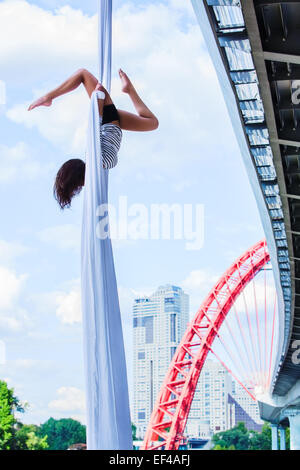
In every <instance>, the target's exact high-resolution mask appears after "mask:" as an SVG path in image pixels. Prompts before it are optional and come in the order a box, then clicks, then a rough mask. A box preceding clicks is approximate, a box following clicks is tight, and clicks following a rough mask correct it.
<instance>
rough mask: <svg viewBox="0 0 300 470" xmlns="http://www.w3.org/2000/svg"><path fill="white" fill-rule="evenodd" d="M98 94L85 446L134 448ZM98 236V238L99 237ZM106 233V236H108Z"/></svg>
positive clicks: (89, 156) (86, 302)
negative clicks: (111, 238) (104, 209)
mask: <svg viewBox="0 0 300 470" xmlns="http://www.w3.org/2000/svg"><path fill="white" fill-rule="evenodd" d="M99 17H100V21H99V26H100V32H99V37H100V42H99V45H100V47H99V56H100V69H101V73H100V81H102V79H103V76H104V74H105V76H106V80H107V82H106V83H105V85H106V88H108V89H110V70H111V17H112V1H111V0H100V9H99ZM100 123H101V119H100V117H99V111H98V99H97V94H96V93H93V95H92V98H91V109H90V118H89V128H88V142H87V153H86V176H85V195H84V207H83V223H82V253H81V263H82V267H81V288H82V310H83V344H84V365H85V377H86V404H87V448H88V450H102V449H108V450H111V449H116V450H120V449H124V450H126V449H132V437H131V420H130V411H129V398H128V384H127V372H126V362H125V352H124V344H123V332H122V323H121V316H120V307H119V299H118V291H117V283H116V276H115V268H114V260H113V253H112V246H111V240H110V238H109V236H106V237H104V236H103V233H104V232H105V230H100V226H101V223H103V227H104V229H106V231H107V229H108V223H107V219H108V217H107V212H105V211H104V212H103V213H102V215H101V208H103V207H105V204H107V199H108V173H109V170H105V169H103V167H102V155H101V146H100V132H99V131H100ZM101 234H102V235H101ZM106 235H107V233H106Z"/></svg>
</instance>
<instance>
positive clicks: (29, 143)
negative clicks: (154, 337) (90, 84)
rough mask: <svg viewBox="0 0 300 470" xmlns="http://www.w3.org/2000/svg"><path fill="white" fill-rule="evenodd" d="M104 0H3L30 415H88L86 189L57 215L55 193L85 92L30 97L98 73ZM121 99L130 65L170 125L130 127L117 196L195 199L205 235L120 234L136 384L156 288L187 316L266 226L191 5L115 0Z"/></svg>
mask: <svg viewBox="0 0 300 470" xmlns="http://www.w3.org/2000/svg"><path fill="white" fill-rule="evenodd" d="M96 9H97V2H96V0H93V1H86V2H80V1H79V0H78V1H77V0H76V1H69V2H68V1H65V2H61V1H59V2H58V1H47V0H44V1H25V0H7V1H2V2H0V39H1V45H2V46H1V50H0V62H1V69H0V80H3V81H4V82H5V84H6V92H7V99H6V104H5V106H1V107H0V136H1V140H0V165H1V172H0V183H1V184H0V196H1V197H0V201H1V203H0V204H1V214H2V224H1V233H0V281H1V282H0V339H1V340H2V341H4V342H5V346H6V364H2V365H0V377H1V378H4V379H7V380H8V382H9V384H10V385H11V386H12V387H14V388H15V391H16V393H17V395H18V396H19V398H20V399H21V400H23V401H28V402H29V404H30V407H29V409H28V411H27V412H26V414H25V415H24V417H23V420H24V421H26V422H35V423H40V422H43V421H45V420H46V419H47V418H48V417H50V416H53V417H55V418H60V417H65V416H73V417H76V418H78V419H81V420H82V421H84V407H83V406H84V405H83V403H84V402H83V387H84V385H83V372H82V331H81V320H80V294H79V277H80V223H81V207H82V195H81V196H80V197H78V198H77V199H76V201H74V204H73V208H72V209H71V210H69V211H64V212H61V211H60V210H59V209H58V207H57V205H56V203H55V201H54V199H53V196H52V186H53V180H54V177H55V174H56V171H57V169H58V167H59V166H60V165H61V164H62V163H63V162H64V161H65V160H66V159H67V158H70V156H76V157H83V156H84V148H85V129H86V123H87V113H88V105H89V102H88V99H87V96H86V95H85V92H84V91H83V90H77V91H76V92H74V93H73V94H72V95H69V96H66V97H62V98H60V99H58V100H57V101H56V102H54V104H53V106H52V107H51V108H49V109H48V108H47V109H46V108H44V109H39V110H35V111H33V112H32V113H28V112H27V111H26V109H27V106H28V104H29V103H30V102H31V101H33V99H34V98H35V97H37V96H40V95H41V94H43V93H45V92H46V91H47V90H48V89H50V88H54V87H55V86H56V85H57V84H58V83H60V82H61V81H62V80H64V79H65V78H66V77H67V76H68V75H70V74H71V73H73V72H74V71H75V70H76V69H78V68H82V67H85V68H88V69H90V70H91V71H92V72H94V73H97V29H96V25H97V21H96V16H95V12H96ZM114 10H115V11H114V52H113V84H112V97H113V99H114V101H115V103H116V105H117V106H118V107H120V108H123V109H127V110H132V105H131V103H130V102H129V98H128V97H127V96H125V95H122V93H121V91H120V86H119V79H118V76H117V70H118V67H122V68H123V69H124V70H125V71H126V72H127V73H128V74H129V76H130V77H131V78H132V81H133V82H134V84H135V85H136V88H137V90H138V91H139V92H140V94H141V96H142V98H143V99H144V101H145V102H146V104H147V105H148V106H149V107H150V108H151V109H153V111H154V113H155V114H156V115H157V116H158V118H159V121H160V127H159V129H158V130H157V131H155V132H153V133H148V134H134V133H126V132H124V140H123V144H122V149H121V153H120V158H119V165H118V166H117V167H116V168H115V169H113V170H112V171H111V173H110V190H109V191H110V202H111V203H113V204H116V205H117V204H118V199H119V196H127V197H128V203H129V204H133V203H143V204H145V205H146V206H147V207H150V204H151V203H167V204H173V203H179V204H182V203H189V204H193V205H196V204H203V205H204V208H205V226H204V229H205V242H204V245H203V248H202V249H201V250H198V251H187V250H186V247H185V241H182V240H181V241H178V240H171V241H170V240H157V241H156V240H138V241H135V242H134V241H123V242H122V241H118V242H116V243H114V246H115V251H114V254H115V265H116V273H117V279H118V284H119V295H120V303H121V311H122V319H123V327H124V336H125V343H126V354H127V360H128V370H129V380H130V381H131V309H132V302H133V299H134V297H135V296H136V295H139V294H143V293H151V292H152V291H153V290H155V289H156V288H157V287H158V286H159V285H162V284H166V283H172V284H176V285H179V286H181V287H183V288H184V290H185V291H186V292H187V293H188V294H190V300H191V314H193V313H195V311H196V309H197V307H199V305H200V302H201V300H203V298H204V296H205V295H206V294H207V293H208V290H209V289H210V288H211V287H212V285H213V282H214V281H215V280H216V279H217V278H218V277H219V276H220V275H221V274H222V273H223V272H224V271H225V270H226V269H227V268H228V267H229V265H230V264H231V263H232V262H233V260H234V259H235V258H236V257H237V256H239V255H240V254H241V253H242V252H243V251H244V250H246V249H247V248H248V247H249V246H251V245H252V244H254V243H255V242H256V241H258V240H259V239H261V238H262V237H263V236H264V234H263V230H262V227H261V223H260V219H259V215H258V210H257V208H256V204H255V201H254V197H253V195H252V191H251V189H250V184H249V181H248V177H247V175H246V172H245V169H244V167H243V163H242V159H241V156H240V153H239V149H238V146H237V143H236V140H235V137H234V134H233V131H232V129H231V124H230V120H229V116H228V114H227V110H226V107H225V104H224V100H223V97H222V94H221V91H220V88H219V85H218V82H217V78H216V76H215V72H214V68H213V65H212V64H211V62H210V59H209V56H208V53H207V49H206V46H205V44H204V41H203V38H202V36H201V32H200V30H199V27H198V25H197V23H196V19H195V16H194V14H193V10H192V7H191V6H190V4H189V2H182V0H160V1H158V0H157V1H140V0H139V1H130V2H127V1H126V0H125V1H122V2H121V1H115V2H114Z"/></svg>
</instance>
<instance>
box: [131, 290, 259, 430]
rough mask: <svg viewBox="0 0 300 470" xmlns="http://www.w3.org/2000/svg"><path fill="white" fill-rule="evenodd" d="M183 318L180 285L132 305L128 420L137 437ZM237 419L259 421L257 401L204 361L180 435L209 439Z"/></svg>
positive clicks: (251, 426)
mask: <svg viewBox="0 0 300 470" xmlns="http://www.w3.org/2000/svg"><path fill="white" fill-rule="evenodd" d="M188 320H189V296H188V295H187V294H185V293H184V292H183V290H182V289H181V288H180V287H176V286H172V285H166V286H161V287H159V288H158V289H157V290H156V292H154V293H153V294H152V295H151V296H149V297H141V298H137V299H135V301H134V305H133V382H134V383H133V403H132V420H133V422H134V424H135V425H136V427H137V438H138V439H142V438H143V437H144V434H145V432H146V428H147V425H148V423H149V420H150V416H151V412H152V409H153V407H154V404H155V401H156V399H157V396H158V393H159V391H160V388H161V385H162V382H163V380H164V378H165V375H166V372H167V370H168V368H169V365H170V362H171V359H172V357H173V354H174V352H175V350H176V348H177V346H178V344H179V343H180V341H181V338H182V336H183V334H184V332H185V330H186V327H187V323H188ZM239 420H241V421H244V422H245V423H246V425H248V427H249V429H256V427H255V424H257V423H258V424H260V423H261V421H260V420H259V410H258V405H257V403H255V402H253V400H252V399H251V398H250V397H249V395H248V394H247V393H246V392H245V390H244V389H243V388H242V387H241V386H240V385H239V384H237V383H236V382H235V381H234V380H233V379H232V377H231V375H230V374H229V373H228V372H227V370H226V369H225V368H224V367H223V366H222V365H220V364H219V363H218V362H215V361H212V360H207V361H206V363H205V365H204V368H203V370H202V372H201V374H200V378H199V381H198V384H197V388H196V392H195V395H194V399H193V403H192V407H191V410H190V414H189V418H188V421H187V425H186V429H185V435H187V436H189V437H200V438H209V437H210V436H211V435H212V434H215V433H217V432H221V431H226V430H227V429H230V428H231V427H233V426H235V425H236V424H237V422H238V421H239Z"/></svg>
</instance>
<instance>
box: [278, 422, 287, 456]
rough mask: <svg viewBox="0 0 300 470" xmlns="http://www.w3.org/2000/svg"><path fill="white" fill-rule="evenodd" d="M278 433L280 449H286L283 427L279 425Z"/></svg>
mask: <svg viewBox="0 0 300 470" xmlns="http://www.w3.org/2000/svg"><path fill="white" fill-rule="evenodd" d="M279 435H280V450H286V444H285V428H284V427H283V426H279Z"/></svg>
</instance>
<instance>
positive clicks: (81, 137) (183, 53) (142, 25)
mask: <svg viewBox="0 0 300 470" xmlns="http://www.w3.org/2000/svg"><path fill="white" fill-rule="evenodd" d="M7 5H8V2H4V6H3V5H2V8H3V11H4V16H1V14H0V26H1V21H2V20H1V18H3V19H4V20H5V18H6V19H7V13H5V11H6V9H7ZM174 7H175V8H174ZM179 7H180V5H179V2H176V1H174V0H173V1H170V2H166V4H155V5H148V6H146V7H145V8H137V7H136V6H135V5H133V4H128V3H126V4H124V5H122V7H121V8H119V9H118V10H117V11H116V12H115V15H114V23H113V28H114V35H115V40H114V46H115V47H114V53H113V57H114V63H115V64H116V67H115V69H117V67H119V66H122V67H123V68H124V69H125V70H126V71H127V72H128V73H129V75H130V76H131V77H132V80H133V82H134V84H135V85H136V87H137V89H138V91H139V92H140V93H141V96H142V98H143V99H144V100H145V102H146V104H147V105H148V106H149V107H150V108H151V109H153V111H154V112H155V114H157V116H158V118H159V120H160V128H159V129H158V131H155V132H151V133H145V134H144V133H143V135H141V134H139V133H137V134H134V133H126V135H125V136H124V144H123V146H122V150H121V154H120V157H121V158H120V168H121V171H122V172H123V173H124V172H128V171H130V172H131V171H132V170H131V168H132V165H134V167H135V171H143V170H144V169H145V168H150V167H151V168H152V169H153V168H159V169H160V173H163V172H168V175H170V172H174V171H176V169H178V167H182V166H183V165H186V164H191V165H192V164H193V161H195V159H199V158H205V157H206V149H207V148H208V146H209V147H210V148H211V146H212V142H213V143H214V144H213V145H216V146H219V147H220V146H221V145H222V135H223V136H224V135H225V134H226V133H228V130H229V132H230V128H228V127H227V126H228V125H227V126H226V125H224V126H223V127H222V128H221V129H219V131H218V132H219V135H218V139H217V141H216V139H215V136H214V134H213V133H214V129H215V116H216V113H218V116H219V117H220V115H221V114H222V113H224V112H225V113H226V111H225V106H223V107H222V105H220V100H221V94H220V91H219V86H218V84H217V79H216V76H215V72H214V69H213V66H212V64H211V62H210V60H209V57H208V54H207V52H206V51H205V49H204V48H203V40H202V37H201V33H200V30H199V27H198V25H197V24H196V21H195V18H194V16H192V15H191V18H193V21H191V22H190V24H188V25H187V26H185V27H183V26H182V18H183V15H184V14H186V8H179ZM10 10H11V12H14V11H16V12H18V13H17V16H18V17H19V16H20V11H21V17H22V25H23V26H21V25H19V27H21V29H20V33H19V34H15V36H14V38H13V41H12V44H11V45H9V46H8V52H10V54H11V56H10V62H12V63H17V62H18V59H19V54H21V53H22V51H23V54H25V52H24V51H26V61H27V62H28V61H29V65H28V67H30V66H31V67H34V69H33V71H32V73H34V70H35V68H37V67H38V68H39V74H42V77H41V79H40V81H41V82H42V81H43V82H44V83H45V86H44V87H43V89H40V90H39V91H38V92H37V93H35V96H37V95H40V94H43V93H45V91H46V89H47V88H48V87H49V64H48V63H47V65H46V64H44V60H45V57H46V58H47V62H48V61H49V62H50V64H52V63H53V62H54V64H55V65H54V64H53V65H52V72H51V76H54V72H53V71H54V70H60V69H61V61H62V58H63V57H65V62H64V70H66V75H67V74H68V73H69V67H68V65H69V61H70V56H72V57H76V60H77V62H78V66H81V67H82V66H86V63H87V61H90V62H93V63H96V58H97V53H96V50H95V45H96V43H97V28H96V19H95V17H88V16H85V15H83V14H82V13H81V12H80V11H77V10H72V9H71V8H70V7H64V8H62V9H59V10H57V12H56V13H55V14H54V13H51V12H45V11H44V10H42V9H41V8H38V7H36V6H33V5H30V4H28V3H27V2H25V1H22V2H20V1H19V2H17V1H12V2H10ZM187 10H188V11H189V12H190V13H191V7H188V8H187ZM0 13H1V10H0ZM5 15H6V16H5ZM27 18H29V22H28V21H27ZM33 22H34V25H35V26H34V27H33V26H32V28H31V29H32V30H30V32H29V34H28V37H27V36H26V40H25V44H24V34H22V28H24V24H26V27H30V24H31V23H33ZM17 23H18V22H17ZM27 25H29V26H27ZM62 25H63V27H62ZM166 25H168V27H166ZM0 30H1V28H0ZM5 30H6V27H5V25H4V31H5ZM16 31H18V24H17V25H16ZM53 31H55V35H53ZM41 32H42V33H41ZM79 32H80V33H79ZM39 36H41V37H42V40H41V41H40V42H39V43H38V45H37V44H36V42H37V37H39ZM0 38H1V37H0ZM92 44H93V46H91V45H92ZM31 50H32V51H33V52H31ZM133 50H134V54H133V53H132V51H133ZM28 56H29V57H28ZM0 58H1V53H0ZM91 58H92V60H91ZM80 60H81V63H80ZM31 62H32V64H31ZM78 66H77V68H78ZM113 71H114V73H115V72H116V70H113ZM60 80H61V78H60ZM46 83H47V85H46ZM56 85H57V84H56V83H55V84H51V87H54V86H56ZM187 87H188V90H193V93H191V92H190V91H188V90H187ZM204 90H205V91H204ZM112 95H113V98H114V99H115V100H116V104H117V106H119V107H121V108H125V109H126V108H127V109H129V108H133V107H132V105H131V103H130V100H129V98H128V97H127V96H125V95H123V94H121V93H120V85H119V80H118V79H115V78H114V80H113V84H112ZM195 103H197V105H195ZM221 103H222V101H221ZM27 105H28V103H23V104H19V105H15V106H13V107H11V108H10V109H9V110H8V112H7V116H8V117H9V118H10V119H11V120H13V121H14V122H17V123H19V124H21V123H22V124H24V125H25V126H27V127H28V128H37V130H38V131H39V133H40V134H41V135H42V136H43V137H45V138H46V139H48V140H50V141H51V142H52V143H54V144H55V145H58V146H60V147H61V148H62V149H63V150H64V151H68V152H73V153H74V152H75V153H76V154H82V153H83V152H84V143H85V131H86V124H87V107H88V100H87V97H86V95H85V92H84V91H83V90H82V91H80V92H77V93H74V94H72V95H69V96H65V97H62V98H61V99H59V100H57V102H54V104H53V106H52V107H51V108H47V109H45V108H43V109H36V110H34V111H32V112H30V113H28V112H27V111H26V108H27ZM204 120H205V122H206V123H209V122H211V126H210V128H211V133H208V132H207V131H206V132H203V131H202V130H201V127H203V126H201V123H202V122H203V121H204ZM226 122H227V120H226ZM208 128H209V125H208V124H207V125H206V129H208ZM229 150H230V149H229Z"/></svg>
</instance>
